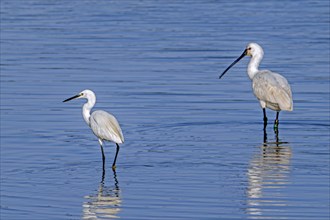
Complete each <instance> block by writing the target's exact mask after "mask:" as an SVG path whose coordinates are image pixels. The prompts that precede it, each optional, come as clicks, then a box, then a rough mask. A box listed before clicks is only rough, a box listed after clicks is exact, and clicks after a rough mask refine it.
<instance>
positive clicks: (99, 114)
mask: <svg viewBox="0 0 330 220" xmlns="http://www.w3.org/2000/svg"><path fill="white" fill-rule="evenodd" d="M79 98H85V99H87V102H86V103H85V104H84V105H83V107H82V115H83V117H84V120H85V122H86V123H87V124H88V126H89V127H90V128H91V129H92V131H93V133H94V134H95V135H96V137H97V138H98V140H99V143H100V146H101V151H102V162H103V171H104V165H105V156H104V151H103V141H112V142H114V143H115V144H116V146H117V149H116V156H115V159H114V161H113V164H112V169H113V170H114V169H116V160H117V156H118V152H119V144H122V143H124V136H123V133H122V131H121V128H120V126H119V123H118V121H117V119H116V118H115V117H114V116H113V115H111V114H109V113H108V112H105V111H102V110H97V111H94V112H92V114H90V112H91V109H92V108H93V107H94V105H95V102H96V96H95V93H94V92H93V91H91V90H88V89H87V90H84V91H82V92H80V93H79V94H77V95H75V96H73V97H71V98H68V99H66V100H64V101H63V102H67V101H70V100H72V99H79Z"/></svg>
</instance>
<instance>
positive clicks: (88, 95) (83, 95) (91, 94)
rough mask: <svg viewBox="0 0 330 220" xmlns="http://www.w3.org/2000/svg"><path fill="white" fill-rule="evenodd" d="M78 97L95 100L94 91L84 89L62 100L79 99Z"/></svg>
mask: <svg viewBox="0 0 330 220" xmlns="http://www.w3.org/2000/svg"><path fill="white" fill-rule="evenodd" d="M80 98H85V99H88V100H90V99H94V100H95V93H94V92H93V91H92V90H89V89H85V90H84V91H81V92H80V93H79V94H77V95H75V96H72V97H71V98H68V99H66V100H64V101H63V102H68V101H70V100H73V99H80Z"/></svg>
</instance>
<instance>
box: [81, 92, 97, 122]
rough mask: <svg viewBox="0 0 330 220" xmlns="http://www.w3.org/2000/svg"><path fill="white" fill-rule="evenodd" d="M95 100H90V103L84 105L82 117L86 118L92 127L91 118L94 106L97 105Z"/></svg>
mask: <svg viewBox="0 0 330 220" xmlns="http://www.w3.org/2000/svg"><path fill="white" fill-rule="evenodd" d="M95 101H96V100H95V98H94V99H88V101H87V102H86V103H85V104H84V106H83V108H82V115H83V117H84V120H85V122H86V123H87V124H88V125H90V122H89V118H90V117H91V110H92V108H93V106H94V105H95Z"/></svg>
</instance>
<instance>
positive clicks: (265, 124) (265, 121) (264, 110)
mask: <svg viewBox="0 0 330 220" xmlns="http://www.w3.org/2000/svg"><path fill="white" fill-rule="evenodd" d="M262 112H263V113H264V130H265V129H266V127H267V121H268V119H267V116H266V109H265V108H263V109H262Z"/></svg>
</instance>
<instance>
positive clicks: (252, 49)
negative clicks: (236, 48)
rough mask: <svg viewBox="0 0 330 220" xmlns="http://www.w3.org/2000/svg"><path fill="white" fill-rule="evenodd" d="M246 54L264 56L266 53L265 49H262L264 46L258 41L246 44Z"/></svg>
mask: <svg viewBox="0 0 330 220" xmlns="http://www.w3.org/2000/svg"><path fill="white" fill-rule="evenodd" d="M244 52H245V54H246V55H247V56H251V57H255V56H263V55H264V50H263V49H262V47H261V46H260V45H259V44H257V43H249V44H248V45H247V46H246V49H245V51H244Z"/></svg>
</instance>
